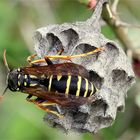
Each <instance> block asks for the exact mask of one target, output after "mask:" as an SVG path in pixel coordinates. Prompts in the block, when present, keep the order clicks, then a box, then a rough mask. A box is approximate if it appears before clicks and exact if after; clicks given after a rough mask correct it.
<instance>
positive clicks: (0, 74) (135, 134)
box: [0, 0, 140, 140]
mask: <svg viewBox="0 0 140 140" xmlns="http://www.w3.org/2000/svg"><path fill="white" fill-rule="evenodd" d="M87 1H88V0H0V91H1V92H0V94H2V93H3V91H4V88H5V87H6V82H5V81H6V75H7V73H6V68H5V66H4V64H3V51H4V49H6V50H7V60H8V63H9V66H10V68H18V67H20V66H24V65H27V62H26V58H27V57H28V56H29V55H30V54H33V53H34V42H33V39H32V37H33V33H34V31H35V30H36V29H37V28H40V27H43V26H47V25H48V24H56V23H57V24H58V23H59V24H61V23H63V22H75V21H82V20H86V19H87V18H89V17H90V16H91V14H92V10H89V9H88V8H87V6H86V3H87ZM139 4H140V1H139V0H120V3H119V7H118V14H119V16H120V17H121V18H122V19H123V21H125V22H128V23H132V24H134V23H135V24H140V14H139V13H140V9H139ZM126 30H127V34H128V36H129V38H130V39H131V41H132V43H133V45H134V46H135V47H140V39H139V37H140V29H135V28H129V29H126ZM102 32H103V34H104V35H105V36H106V37H108V38H110V39H112V40H115V41H117V38H116V36H115V34H114V33H113V31H112V30H111V29H110V28H109V27H108V26H107V25H105V26H103V27H102ZM122 47H124V46H122ZM132 65H133V67H134V71H135V73H136V77H137V79H136V84H135V85H134V86H133V87H132V88H131V89H130V90H129V92H128V97H127V99H126V109H125V110H124V112H123V113H118V115H117V118H116V121H115V122H114V123H113V125H112V126H111V127H109V128H105V129H103V130H101V131H100V132H99V133H98V134H96V135H94V136H93V135H91V134H75V133H70V134H68V135H66V134H64V133H63V132H61V131H59V130H56V129H53V128H51V127H50V126H48V124H45V123H44V122H43V119H42V118H43V116H44V114H45V113H44V112H43V111H42V110H40V109H38V108H37V107H35V106H34V105H33V104H30V103H28V102H27V101H26V100H25V98H26V95H24V94H22V93H20V92H16V93H12V92H10V91H9V90H8V91H7V92H6V94H5V97H4V99H3V100H1V102H0V127H1V128H0V140H22V139H23V140H24V139H30V140H62V139H67V140H68V139H73V140H140V86H139V84H140V79H139V76H140V61H139V60H133V61H132Z"/></svg>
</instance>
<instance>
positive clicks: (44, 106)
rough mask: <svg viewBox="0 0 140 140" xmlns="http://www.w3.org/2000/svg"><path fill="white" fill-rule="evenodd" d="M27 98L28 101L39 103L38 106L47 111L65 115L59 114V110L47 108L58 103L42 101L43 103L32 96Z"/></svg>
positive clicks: (60, 116) (59, 115)
mask: <svg viewBox="0 0 140 140" xmlns="http://www.w3.org/2000/svg"><path fill="white" fill-rule="evenodd" d="M26 100H27V101H28V102H31V103H34V104H35V105H37V107H39V108H40V109H42V110H44V111H45V112H48V113H52V114H54V115H56V116H58V117H59V118H62V117H64V116H63V115H61V114H59V113H58V112H56V111H53V110H51V109H48V108H47V106H52V105H57V104H56V103H52V102H42V103H40V102H39V101H36V100H35V99H30V97H27V98H26Z"/></svg>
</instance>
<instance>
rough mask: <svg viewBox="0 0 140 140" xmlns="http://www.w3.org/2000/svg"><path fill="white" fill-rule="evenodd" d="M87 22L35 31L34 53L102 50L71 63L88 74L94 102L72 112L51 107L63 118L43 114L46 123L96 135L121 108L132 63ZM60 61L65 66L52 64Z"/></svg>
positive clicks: (129, 81) (41, 56)
mask: <svg viewBox="0 0 140 140" xmlns="http://www.w3.org/2000/svg"><path fill="white" fill-rule="evenodd" d="M95 12H96V11H95ZM92 18H94V16H92ZM97 19H99V18H97ZM89 21H91V20H87V21H85V22H76V23H64V24H61V25H49V26H47V27H42V28H40V29H38V30H37V31H36V32H35V36H34V39H35V51H36V52H37V55H38V57H39V58H43V57H44V55H56V54H57V51H58V50H60V49H64V52H63V55H75V54H81V53H86V52H90V51H92V50H94V49H96V48H99V47H102V46H104V47H105V50H104V51H102V52H100V53H96V54H92V55H88V56H86V57H80V58H75V59H72V62H73V63H76V64H80V65H82V66H84V67H85V68H86V69H87V70H88V71H89V74H90V81H92V82H93V83H94V85H95V86H96V87H97V88H98V89H99V90H98V91H97V92H96V93H95V96H96V101H94V102H93V103H91V104H84V105H82V106H80V107H77V108H73V109H68V108H64V107H61V106H59V105H58V106H53V110H57V111H58V110H59V111H60V112H61V113H62V114H64V116H65V117H64V118H58V117H56V116H54V115H52V114H46V115H45V117H44V121H45V122H47V123H49V124H50V125H51V126H53V127H56V128H61V129H62V130H64V131H69V130H73V131H77V132H92V133H95V132H97V131H98V130H100V129H101V128H104V127H108V126H110V125H111V124H112V122H113V120H115V118H116V113H117V111H118V110H123V109H124V106H125V97H126V93H127V90H128V89H129V88H130V87H131V85H132V83H134V73H133V70H132V67H131V64H130V62H129V61H128V59H127V57H126V55H125V53H124V51H123V50H122V48H121V47H119V46H118V44H117V43H115V42H113V41H110V40H108V39H107V38H106V37H104V35H103V34H101V32H100V30H97V28H95V27H94V26H95V25H94V26H92V24H90V23H92V22H89ZM93 21H94V20H93ZM96 23H97V21H96ZM61 62H63V63H64V61H62V60H55V61H53V63H61Z"/></svg>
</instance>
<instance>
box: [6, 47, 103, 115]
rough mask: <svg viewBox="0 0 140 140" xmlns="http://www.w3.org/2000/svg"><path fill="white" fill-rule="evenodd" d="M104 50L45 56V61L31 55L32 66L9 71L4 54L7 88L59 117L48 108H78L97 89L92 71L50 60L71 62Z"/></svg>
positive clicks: (76, 65)
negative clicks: (91, 79)
mask: <svg viewBox="0 0 140 140" xmlns="http://www.w3.org/2000/svg"><path fill="white" fill-rule="evenodd" d="M102 50H104V47H101V48H97V49H95V50H93V51H91V52H88V53H83V54H80V55H73V56H64V55H55V56H44V59H39V60H34V61H32V59H33V58H34V57H35V56H36V55H32V56H30V57H28V62H29V64H30V65H29V66H25V67H21V68H18V69H14V70H10V69H9V67H8V64H7V60H6V51H5V52H4V63H5V66H6V67H7V69H8V76H7V88H9V89H10V90H11V91H20V92H23V93H26V94H28V97H27V98H26V99H27V101H29V102H32V103H34V104H36V105H37V106H38V107H40V108H41V109H43V110H45V111H46V112H50V113H53V114H55V115H57V116H59V117H60V116H61V114H59V113H58V112H57V111H53V110H50V109H49V108H47V106H50V105H60V106H62V107H78V106H80V105H83V104H85V103H87V102H90V101H91V98H92V96H93V95H94V93H95V92H96V91H97V88H96V87H95V85H94V83H93V82H91V81H90V80H89V72H88V70H87V69H85V68H84V67H83V66H81V65H78V64H75V63H70V62H66V63H59V64H53V63H52V61H51V59H65V60H70V59H72V58H77V57H85V56H87V55H90V54H94V53H97V52H100V51H102ZM44 62H46V65H42V63H44ZM7 88H6V89H7ZM32 96H35V97H36V99H31V97H32Z"/></svg>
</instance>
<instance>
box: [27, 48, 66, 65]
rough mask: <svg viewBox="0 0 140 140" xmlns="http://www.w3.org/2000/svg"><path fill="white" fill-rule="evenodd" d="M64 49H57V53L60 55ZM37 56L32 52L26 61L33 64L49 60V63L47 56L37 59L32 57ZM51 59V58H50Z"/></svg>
mask: <svg viewBox="0 0 140 140" xmlns="http://www.w3.org/2000/svg"><path fill="white" fill-rule="evenodd" d="M63 51H64V49H61V50H59V51H58V53H57V55H61V54H62V52H63ZM36 56H37V54H32V55H31V56H28V57H27V62H28V63H29V64H30V65H33V64H39V63H44V62H47V61H49V63H50V60H48V59H49V58H44V59H38V60H34V61H33V59H34V58H35V57H36ZM52 59H53V58H52Z"/></svg>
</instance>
